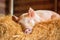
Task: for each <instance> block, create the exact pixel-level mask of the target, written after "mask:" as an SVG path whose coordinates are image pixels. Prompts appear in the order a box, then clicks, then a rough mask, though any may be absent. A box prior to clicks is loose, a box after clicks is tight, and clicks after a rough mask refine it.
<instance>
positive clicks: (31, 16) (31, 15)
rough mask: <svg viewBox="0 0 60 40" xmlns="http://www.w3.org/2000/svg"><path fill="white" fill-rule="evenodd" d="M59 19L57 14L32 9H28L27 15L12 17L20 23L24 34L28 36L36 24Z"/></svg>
mask: <svg viewBox="0 0 60 40" xmlns="http://www.w3.org/2000/svg"><path fill="white" fill-rule="evenodd" d="M56 17H60V15H59V14H57V13H55V12H53V11H48V10H37V11H34V10H33V9H32V8H29V10H28V12H27V13H24V14H22V15H21V16H20V17H16V16H13V18H14V20H15V21H16V22H17V23H20V24H22V25H23V26H24V28H25V30H24V33H26V34H30V33H31V32H32V29H33V27H34V25H35V24H36V23H39V22H45V21H47V20H49V19H52V18H56Z"/></svg>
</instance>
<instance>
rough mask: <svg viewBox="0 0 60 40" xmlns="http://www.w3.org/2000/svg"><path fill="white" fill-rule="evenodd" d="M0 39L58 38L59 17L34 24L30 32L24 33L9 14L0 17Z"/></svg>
mask: <svg viewBox="0 0 60 40" xmlns="http://www.w3.org/2000/svg"><path fill="white" fill-rule="evenodd" d="M0 40H60V19H53V20H51V21H47V22H43V23H39V24H36V25H35V27H34V29H33V31H32V33H31V34H24V33H23V31H22V28H21V25H19V24H17V23H16V22H14V21H13V20H12V17H11V16H4V17H0Z"/></svg>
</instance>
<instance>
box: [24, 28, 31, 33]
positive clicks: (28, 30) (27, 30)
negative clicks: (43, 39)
mask: <svg viewBox="0 0 60 40" xmlns="http://www.w3.org/2000/svg"><path fill="white" fill-rule="evenodd" d="M31 32H32V29H29V28H28V29H26V30H25V31H24V33H25V34H30V33H31Z"/></svg>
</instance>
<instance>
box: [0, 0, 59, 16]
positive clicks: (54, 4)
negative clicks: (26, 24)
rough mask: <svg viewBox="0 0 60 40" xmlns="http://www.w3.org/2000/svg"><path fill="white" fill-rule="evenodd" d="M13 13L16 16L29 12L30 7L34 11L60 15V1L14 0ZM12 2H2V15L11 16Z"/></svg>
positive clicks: (0, 11) (0, 5) (0, 2)
mask: <svg viewBox="0 0 60 40" xmlns="http://www.w3.org/2000/svg"><path fill="white" fill-rule="evenodd" d="M13 1H14V5H13V6H14V7H13V8H14V9H13V13H14V15H16V16H19V15H21V14H22V13H25V12H27V11H28V9H29V7H32V8H33V9H34V10H52V11H55V12H57V13H59V14H60V5H59V4H60V0H13ZM10 10H11V0H0V14H9V13H10Z"/></svg>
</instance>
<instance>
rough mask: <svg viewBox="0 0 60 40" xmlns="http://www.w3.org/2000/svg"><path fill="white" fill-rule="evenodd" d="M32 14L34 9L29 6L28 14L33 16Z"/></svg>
mask: <svg viewBox="0 0 60 40" xmlns="http://www.w3.org/2000/svg"><path fill="white" fill-rule="evenodd" d="M34 15H35V13H34V10H33V9H32V8H31V7H30V8H29V11H28V16H29V17H34Z"/></svg>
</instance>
